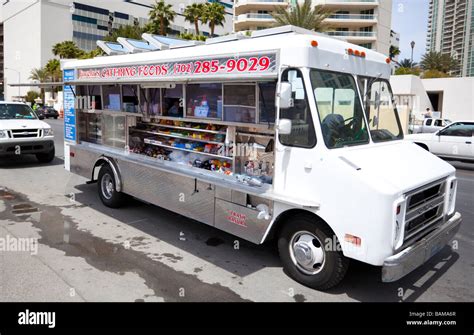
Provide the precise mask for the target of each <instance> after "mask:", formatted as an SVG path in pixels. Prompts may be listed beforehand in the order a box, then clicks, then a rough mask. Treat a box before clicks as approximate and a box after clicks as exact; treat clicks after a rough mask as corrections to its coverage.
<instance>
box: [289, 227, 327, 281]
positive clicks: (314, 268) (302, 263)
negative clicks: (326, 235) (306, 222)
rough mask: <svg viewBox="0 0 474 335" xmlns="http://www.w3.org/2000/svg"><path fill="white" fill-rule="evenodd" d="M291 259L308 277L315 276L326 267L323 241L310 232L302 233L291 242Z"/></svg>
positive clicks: (296, 235)
mask: <svg viewBox="0 0 474 335" xmlns="http://www.w3.org/2000/svg"><path fill="white" fill-rule="evenodd" d="M289 247H290V257H291V260H292V261H293V264H294V265H295V266H296V267H297V268H298V270H300V271H301V272H303V273H304V274H307V275H315V274H317V273H319V272H321V270H322V269H323V267H324V263H325V259H326V257H325V252H324V244H323V243H322V242H321V240H320V239H319V238H318V237H317V236H316V235H314V234H313V233H310V232H308V231H300V232H297V233H296V234H294V235H293V237H292V238H291V240H290V245H289Z"/></svg>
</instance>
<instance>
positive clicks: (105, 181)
mask: <svg viewBox="0 0 474 335" xmlns="http://www.w3.org/2000/svg"><path fill="white" fill-rule="evenodd" d="M97 186H98V191H99V196H100V200H101V201H102V203H103V204H104V205H105V206H107V207H111V208H119V207H120V206H122V204H123V201H124V194H123V193H121V192H118V191H117V188H116V184H115V177H114V173H113V171H112V169H111V168H110V166H108V165H103V166H102V167H101V168H100V171H99V179H98V183H97Z"/></svg>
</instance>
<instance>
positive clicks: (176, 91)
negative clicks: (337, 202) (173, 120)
mask: <svg viewBox="0 0 474 335" xmlns="http://www.w3.org/2000/svg"><path fill="white" fill-rule="evenodd" d="M161 92H162V96H163V98H162V109H161V110H162V113H163V115H164V116H173V117H182V116H183V102H184V100H183V85H176V87H175V88H163V89H162V91H161Z"/></svg>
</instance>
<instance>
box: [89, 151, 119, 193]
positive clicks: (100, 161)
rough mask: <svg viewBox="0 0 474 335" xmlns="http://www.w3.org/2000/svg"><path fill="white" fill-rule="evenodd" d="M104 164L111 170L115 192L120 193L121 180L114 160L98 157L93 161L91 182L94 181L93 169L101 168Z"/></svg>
mask: <svg viewBox="0 0 474 335" xmlns="http://www.w3.org/2000/svg"><path fill="white" fill-rule="evenodd" d="M104 164H107V165H109V166H110V168H111V169H112V172H113V173H114V179H115V188H116V190H117V192H121V191H122V178H121V176H120V169H119V167H118V164H117V163H116V162H115V160H113V159H112V158H110V157H107V156H100V157H99V158H98V159H97V160H96V161H95V164H94V168H93V169H92V179H91V180H92V181H94V175H95V169H96V168H97V167H101V166H102V165H104Z"/></svg>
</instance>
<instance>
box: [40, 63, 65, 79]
mask: <svg viewBox="0 0 474 335" xmlns="http://www.w3.org/2000/svg"><path fill="white" fill-rule="evenodd" d="M44 70H46V74H47V75H48V76H49V78H50V79H51V81H53V82H59V81H61V78H62V72H61V63H60V62H59V60H58V59H50V60H49V61H48V63H46V65H45V67H44Z"/></svg>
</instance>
